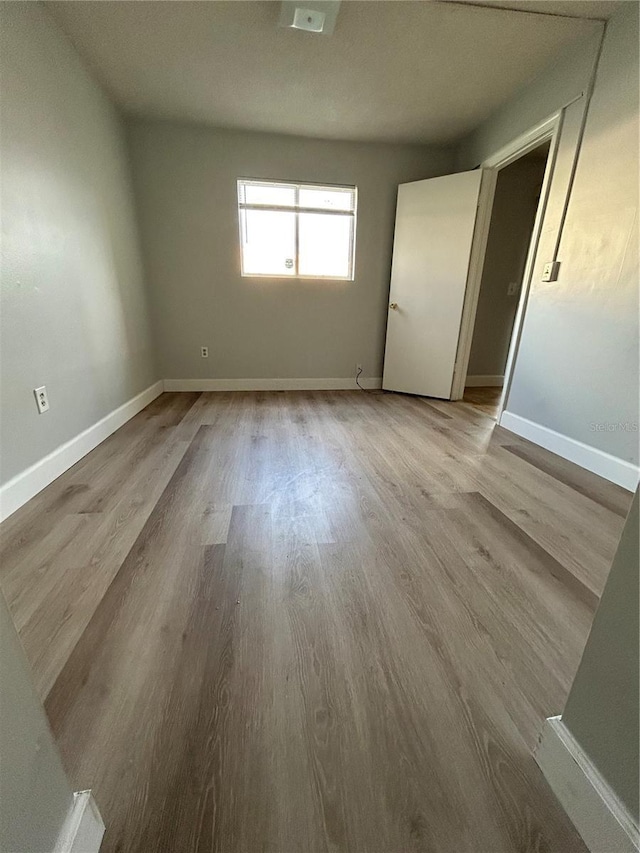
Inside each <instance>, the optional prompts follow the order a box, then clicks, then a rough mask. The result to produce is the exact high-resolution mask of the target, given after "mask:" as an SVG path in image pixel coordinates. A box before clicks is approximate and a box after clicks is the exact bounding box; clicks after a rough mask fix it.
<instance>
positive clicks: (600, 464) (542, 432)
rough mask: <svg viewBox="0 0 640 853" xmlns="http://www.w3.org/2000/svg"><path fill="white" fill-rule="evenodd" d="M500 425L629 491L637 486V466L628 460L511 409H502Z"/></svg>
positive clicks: (639, 472)
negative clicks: (507, 410) (563, 433)
mask: <svg viewBox="0 0 640 853" xmlns="http://www.w3.org/2000/svg"><path fill="white" fill-rule="evenodd" d="M500 426H502V427H504V428H505V429H508V430H509V431H510V432H515V433H516V435H521V436H522V437H523V438H528V439H529V441H533V442H534V444H539V445H540V447H545V448H546V449H547V450H550V451H551V452H552V453H557V454H558V456H562V457H563V458H564V459H568V460H569V461H570V462H575V463H576V465H580V467H582V468H586V469H587V471H593V473H594V474H598V475H599V476H600V477H604V478H605V480H610V481H611V482H612V483H617V485H618V486H622V487H623V488H624V489H627V490H628V491H630V492H635V490H636V486H637V485H638V478H639V477H640V469H639V468H638V466H637V465H634V464H633V463H631V462H627V461H626V460H624V459H619V458H618V457H617V456H611V454H610V453H605V452H604V451H603V450H598V449H597V448H595V447H590V446H589V445H588V444H584V443H583V442H582V441H577V440H576V439H574V438H569V437H568V436H566V435H562V433H559V432H556V431H555V430H552V429H549V428H548V427H544V426H541V425H540V424H537V423H534V421H530V420H527V418H522V417H520V415H514V414H512V413H511V412H503V413H502V417H501V418H500Z"/></svg>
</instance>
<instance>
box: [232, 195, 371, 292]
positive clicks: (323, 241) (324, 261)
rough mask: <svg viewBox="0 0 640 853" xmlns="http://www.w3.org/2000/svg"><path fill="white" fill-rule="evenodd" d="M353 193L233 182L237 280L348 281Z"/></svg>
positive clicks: (351, 265)
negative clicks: (239, 277) (237, 224)
mask: <svg viewBox="0 0 640 853" xmlns="http://www.w3.org/2000/svg"><path fill="white" fill-rule="evenodd" d="M356 204H357V190H356V188H355V187H334V186H317V185H314V184H293V183H286V182H282V181H252V180H244V179H242V180H239V181H238V217H239V222H240V255H241V268H242V275H243V276H270V277H274V276H277V277H286V278H327V279H340V280H347V281H349V280H353V274H354V256H355V227H356Z"/></svg>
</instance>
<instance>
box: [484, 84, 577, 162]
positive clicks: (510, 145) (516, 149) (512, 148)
mask: <svg viewBox="0 0 640 853" xmlns="http://www.w3.org/2000/svg"><path fill="white" fill-rule="evenodd" d="M581 97H582V95H579V97H578V98H574V100H573V101H571V102H570V104H565V106H564V107H563V108H562V109H566V108H567V107H568V106H570V105H571V104H573V103H574V102H575V101H577V100H579V99H580V98H581ZM561 112H562V110H557V111H556V112H555V113H553V114H552V115H550V116H549V117H548V118H546V119H545V120H544V121H541V122H540V123H539V124H536V125H534V126H533V127H531V128H529V130H527V131H525V132H524V133H522V134H520V136H516V138H515V139H512V140H511V142H507V144H506V145H504V146H503V147H502V148H500V149H499V150H498V151H496V153H495V154H492V155H491V156H490V157H487V159H486V160H484V161H483V162H482V168H483V169H504V167H505V166H509V165H510V164H511V163H515V161H516V160H519V159H520V158H521V157H524V155H525V154H528V153H529V152H530V151H533V150H534V149H535V148H537V147H538V145H540V143H541V142H544V141H545V139H551V137H552V136H553V134H554V132H555V129H556V127H557V125H558V122H559V120H560V115H561Z"/></svg>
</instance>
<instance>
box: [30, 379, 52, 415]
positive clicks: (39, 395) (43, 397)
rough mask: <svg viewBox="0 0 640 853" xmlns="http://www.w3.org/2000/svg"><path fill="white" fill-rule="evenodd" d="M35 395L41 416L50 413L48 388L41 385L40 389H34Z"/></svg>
mask: <svg viewBox="0 0 640 853" xmlns="http://www.w3.org/2000/svg"><path fill="white" fill-rule="evenodd" d="M33 393H34V395H35V398H36V405H37V406H38V411H39V412H40V414H41V415H43V414H44V413H45V412H48V411H49V398H48V397H47V386H46V385H41V386H40V388H34V389H33Z"/></svg>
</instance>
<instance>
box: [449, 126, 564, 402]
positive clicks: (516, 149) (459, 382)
mask: <svg viewBox="0 0 640 853" xmlns="http://www.w3.org/2000/svg"><path fill="white" fill-rule="evenodd" d="M563 114H564V113H563V110H560V111H558V112H555V113H553V115H551V116H549V118H547V119H545V120H544V121H543V122H541V123H540V124H537V125H535V126H534V127H532V128H531V129H530V130H528V131H527V132H526V133H523V134H521V135H520V136H518V137H516V138H515V139H513V140H512V141H511V142H509V143H508V144H507V145H505V146H504V147H503V148H501V149H500V150H499V151H497V152H496V153H495V154H493V155H492V156H491V157H488V158H487V159H486V160H485V161H484V162H483V163H482V164H481V168H482V170H483V172H484V174H483V184H484V186H485V191H484V192H483V193H482V194H481V196H480V201H479V204H478V214H477V219H476V233H475V234H474V246H473V250H472V263H471V264H470V266H469V276H468V279H467V290H466V293H465V300H464V306H463V309H462V321H461V324H460V337H459V340H458V351H457V356H456V368H455V371H454V378H453V384H452V389H451V399H452V400H459V399H461V397H462V395H463V394H464V388H465V385H466V384H468V383H467V382H466V374H467V369H468V367H469V356H470V355H471V342H472V340H473V332H474V327H475V321H476V312H477V309H478V299H479V297H480V286H481V284H482V274H483V272H484V257H485V253H486V249H487V243H488V239H489V229H490V227H491V216H492V214H493V202H494V196H495V188H496V183H497V179H498V172H499V171H500V170H501V169H504V168H505V167H506V166H509V165H510V164H511V163H513V162H515V161H516V160H519V159H520V157H524V155H525V154H528V153H529V152H530V151H533V150H534V148H537V147H538V145H540V144H541V143H542V142H544V141H545V140H547V139H550V140H551V147H550V149H549V155H548V157H547V163H546V167H545V173H544V178H543V182H542V189H541V193H540V200H539V202H538V209H537V211H536V217H535V222H534V225H533V229H532V232H531V241H530V243H529V251H528V254H527V260H526V263H525V268H524V273H523V277H522V282H523V284H522V287H521V288H520V298H519V301H518V310H517V313H516V319H515V322H514V325H513V330H512V332H511V342H510V345H509V355H508V358H507V366H506V369H505V382H504V389H505V390H504V392H503V394H502V397H501V400H500V406H499V409H500V411H502V409H503V408H504V401H505V399H506V395H507V393H508V386H509V377H510V375H511V372H512V370H513V365H514V364H515V357H516V354H517V348H518V344H519V341H520V335H521V329H522V323H523V319H524V311H525V307H526V303H527V299H528V296H529V287H530V284H531V278H532V276H533V266H534V261H535V258H536V253H537V250H538V243H539V241H540V235H541V233H542V223H543V219H544V214H545V211H546V208H547V201H548V198H549V191H550V188H551V181H552V178H553V170H554V167H555V161H556V154H557V150H558V145H559V142H560V133H561V129H562V118H563Z"/></svg>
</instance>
